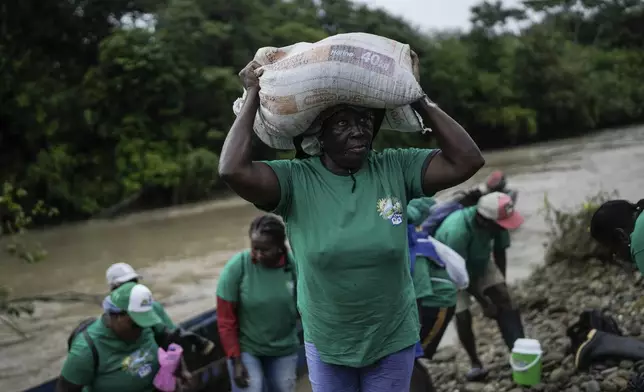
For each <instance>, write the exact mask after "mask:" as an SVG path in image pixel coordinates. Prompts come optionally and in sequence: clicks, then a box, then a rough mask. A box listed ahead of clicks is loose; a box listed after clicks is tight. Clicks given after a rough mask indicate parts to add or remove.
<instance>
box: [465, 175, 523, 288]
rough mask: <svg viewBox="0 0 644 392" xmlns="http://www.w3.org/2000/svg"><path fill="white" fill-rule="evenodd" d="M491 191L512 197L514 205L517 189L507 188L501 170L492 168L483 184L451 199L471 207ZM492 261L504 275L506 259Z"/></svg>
mask: <svg viewBox="0 0 644 392" xmlns="http://www.w3.org/2000/svg"><path fill="white" fill-rule="evenodd" d="M491 192H501V193H505V194H506V195H508V196H510V197H511V198H512V202H513V203H514V204H515V205H516V203H517V197H518V191H516V190H515V189H510V188H508V182H507V179H506V178H505V174H504V173H503V172H502V171H501V170H494V171H493V172H492V173H490V175H489V176H487V178H486V179H485V182H484V183H483V184H480V185H478V186H476V187H474V188H472V189H470V190H466V191H459V192H456V194H455V195H454V199H453V200H454V201H457V202H459V203H460V204H461V205H462V206H463V207H472V206H475V205H476V204H477V203H478V202H479V199H480V198H481V196H483V195H487V194H489V193H491ZM494 262H495V263H496V266H497V267H499V270H500V271H501V274H503V276H504V277H505V272H506V268H507V266H506V260H505V259H504V258H503V259H502V258H498V259H497V258H494Z"/></svg>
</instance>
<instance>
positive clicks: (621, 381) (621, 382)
mask: <svg viewBox="0 0 644 392" xmlns="http://www.w3.org/2000/svg"><path fill="white" fill-rule="evenodd" d="M611 381H612V382H613V383H614V384H615V385H616V386H617V389H619V390H620V391H621V390H623V389H624V388H626V387H627V386H628V379H626V378H624V377H615V378H613V379H611Z"/></svg>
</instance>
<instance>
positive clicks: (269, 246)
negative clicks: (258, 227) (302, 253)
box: [250, 232, 284, 267]
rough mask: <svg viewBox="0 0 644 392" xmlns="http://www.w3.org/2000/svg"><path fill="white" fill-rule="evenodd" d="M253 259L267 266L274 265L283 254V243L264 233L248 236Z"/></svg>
mask: <svg viewBox="0 0 644 392" xmlns="http://www.w3.org/2000/svg"><path fill="white" fill-rule="evenodd" d="M250 243H251V250H252V252H253V259H254V260H255V261H257V262H259V263H260V264H262V265H265V266H267V267H272V266H276V265H277V264H279V262H280V261H281V260H282V256H283V255H284V243H283V242H281V241H278V240H277V239H275V238H273V237H272V236H270V235H268V234H265V233H258V232H255V233H253V234H251V236H250Z"/></svg>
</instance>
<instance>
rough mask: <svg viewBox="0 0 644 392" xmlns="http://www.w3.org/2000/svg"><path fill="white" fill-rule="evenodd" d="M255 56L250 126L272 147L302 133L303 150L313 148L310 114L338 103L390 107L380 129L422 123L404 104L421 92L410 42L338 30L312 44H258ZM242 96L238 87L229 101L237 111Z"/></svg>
mask: <svg viewBox="0 0 644 392" xmlns="http://www.w3.org/2000/svg"><path fill="white" fill-rule="evenodd" d="M254 60H255V61H257V62H258V63H259V64H262V69H263V73H262V76H261V77H260V80H259V82H260V89H261V91H260V108H259V110H258V112H257V116H256V118H255V124H254V127H253V129H254V130H255V133H256V134H257V136H258V137H259V138H260V139H261V140H262V141H263V142H264V143H266V144H267V145H268V146H270V147H273V148H276V149H293V148H294V145H293V138H294V137H296V136H299V135H304V136H305V137H304V141H303V143H302V146H303V148H304V151H306V152H307V153H309V154H311V155H315V154H317V153H319V146H318V144H317V135H318V133H319V130H320V124H319V123H316V119H317V117H318V115H319V114H320V113H321V112H323V111H324V110H326V109H327V108H329V107H331V106H335V105H338V104H350V105H356V106H362V107H369V108H374V109H388V110H387V114H386V117H385V120H384V122H383V125H382V128H383V129H393V130H397V131H401V132H418V131H421V130H422V129H423V124H422V120H421V119H420V117H419V116H418V115H417V114H416V113H415V112H414V110H413V109H412V108H411V107H409V104H410V103H412V102H414V101H416V100H418V99H420V98H422V97H423V96H424V93H423V90H422V88H421V87H420V85H419V84H418V80H417V79H418V58H417V57H416V56H415V54H414V53H413V52H412V51H411V49H410V48H409V45H405V44H402V43H400V42H397V41H394V40H391V39H388V38H385V37H380V36H377V35H372V34H366V33H349V34H338V35H334V36H332V37H328V38H326V39H323V40H321V41H319V42H316V43H308V42H301V43H297V44H294V45H291V46H287V47H283V48H274V47H265V48H261V49H259V50H258V51H257V53H256V54H255V57H254ZM245 98H246V92H245V91H244V95H243V96H242V97H241V98H239V99H237V100H236V101H235V103H234V105H233V111H234V112H235V115H237V114H239V111H240V110H241V107H242V105H243V102H244V100H245Z"/></svg>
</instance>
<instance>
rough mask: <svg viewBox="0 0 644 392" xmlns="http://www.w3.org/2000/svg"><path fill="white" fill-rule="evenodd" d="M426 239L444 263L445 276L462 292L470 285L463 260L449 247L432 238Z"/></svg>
mask: <svg viewBox="0 0 644 392" xmlns="http://www.w3.org/2000/svg"><path fill="white" fill-rule="evenodd" d="M427 239H428V240H429V241H430V242H431V243H432V245H434V248H435V249H436V253H438V257H440V259H441V260H442V261H443V263H445V269H446V270H447V274H448V275H449V277H450V278H451V279H452V281H453V282H454V283H455V284H456V287H457V288H458V289H459V290H464V289H466V288H467V286H469V284H470V277H469V275H468V273H467V268H466V267H465V259H463V257H462V256H461V255H459V254H458V253H456V251H454V250H453V249H452V248H450V247H449V246H447V245H445V244H443V243H442V242H440V241H438V240H437V239H435V238H434V237H432V236H429V237H427Z"/></svg>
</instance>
